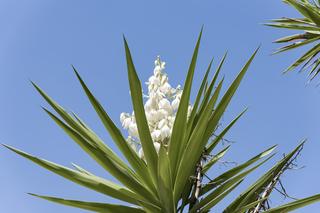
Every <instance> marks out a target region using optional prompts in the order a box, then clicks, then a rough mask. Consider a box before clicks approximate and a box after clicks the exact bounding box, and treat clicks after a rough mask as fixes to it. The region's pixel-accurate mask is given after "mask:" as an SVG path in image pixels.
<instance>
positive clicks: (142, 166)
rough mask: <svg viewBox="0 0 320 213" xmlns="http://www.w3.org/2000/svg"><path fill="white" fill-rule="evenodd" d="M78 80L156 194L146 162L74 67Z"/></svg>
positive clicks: (108, 127)
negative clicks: (127, 140) (128, 141)
mask: <svg viewBox="0 0 320 213" xmlns="http://www.w3.org/2000/svg"><path fill="white" fill-rule="evenodd" d="M73 69H74V71H75V73H76V75H77V78H78V80H79V82H80V84H81V86H82V88H83V90H84V91H85V93H86V95H87V96H88V99H89V100H90V102H91V104H92V106H93V107H94V109H95V111H96V112H97V114H98V116H99V117H100V119H101V121H102V123H103V124H104V126H105V128H106V129H107V131H108V132H109V134H110V135H111V137H112V139H113V141H114V142H115V143H116V145H117V146H118V148H119V149H120V151H121V152H122V153H123V155H124V156H125V158H126V159H127V160H128V162H129V163H130V164H131V166H132V167H133V169H134V170H135V171H136V172H137V174H138V175H139V177H140V178H141V180H142V181H144V182H145V183H146V184H147V186H148V188H149V189H151V190H152V191H153V192H154V193H156V189H155V186H154V185H153V183H152V180H151V177H150V175H149V174H148V173H147V172H146V170H147V166H146V164H145V162H144V161H143V160H142V159H141V158H139V156H138V155H137V153H136V152H135V151H134V150H133V149H132V148H131V146H130V145H129V144H128V143H127V142H126V140H125V139H124V137H123V135H122V134H121V132H120V130H119V129H118V128H117V126H116V125H115V124H114V123H113V121H112V120H111V118H110V117H109V115H108V114H107V113H106V111H105V110H104V108H103V107H102V105H101V104H100V103H99V101H98V100H97V99H96V98H95V97H94V95H93V94H92V93H91V91H90V90H89V88H88V87H87V85H86V84H85V83H84V81H83V80H82V78H81V77H80V75H79V73H78V72H77V70H76V69H75V68H74V67H73Z"/></svg>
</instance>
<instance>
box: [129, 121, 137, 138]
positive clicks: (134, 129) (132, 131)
mask: <svg viewBox="0 0 320 213" xmlns="http://www.w3.org/2000/svg"><path fill="white" fill-rule="evenodd" d="M129 134H130V135H132V136H134V137H137V138H138V137H139V133H138V127H137V124H136V123H133V122H132V123H131V124H130V125H129Z"/></svg>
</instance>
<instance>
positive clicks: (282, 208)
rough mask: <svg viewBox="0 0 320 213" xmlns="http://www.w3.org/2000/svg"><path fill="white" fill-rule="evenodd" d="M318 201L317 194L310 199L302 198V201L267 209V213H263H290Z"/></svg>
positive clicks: (319, 195) (319, 198) (319, 199)
mask: <svg viewBox="0 0 320 213" xmlns="http://www.w3.org/2000/svg"><path fill="white" fill-rule="evenodd" d="M319 201H320V194H317V195H314V196H311V197H307V198H303V199H300V200H297V201H294V202H291V203H288V204H285V205H283V206H279V207H276V208H272V209H268V210H267V211H265V213H282V212H290V211H293V210H296V209H298V208H302V207H304V206H307V205H310V204H312V203H315V202H319Z"/></svg>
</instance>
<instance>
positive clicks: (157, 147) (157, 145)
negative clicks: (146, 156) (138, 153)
mask: <svg viewBox="0 0 320 213" xmlns="http://www.w3.org/2000/svg"><path fill="white" fill-rule="evenodd" d="M153 146H154V148H155V149H156V152H157V153H159V150H160V143H157V142H155V143H153Z"/></svg>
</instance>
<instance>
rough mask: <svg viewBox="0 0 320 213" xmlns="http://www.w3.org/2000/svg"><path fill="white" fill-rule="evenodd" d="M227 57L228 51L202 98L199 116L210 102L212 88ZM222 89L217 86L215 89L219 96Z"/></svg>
mask: <svg viewBox="0 0 320 213" xmlns="http://www.w3.org/2000/svg"><path fill="white" fill-rule="evenodd" d="M226 57H227V53H225V54H224V56H223V57H222V59H221V61H220V63H219V65H218V68H217V70H216V72H215V74H214V77H213V78H212V81H211V82H210V85H209V87H208V89H207V90H206V93H205V96H204V99H203V100H202V103H201V106H200V109H199V113H198V114H197V118H198V117H199V115H201V113H202V112H203V110H204V108H205V106H206V105H207V104H208V101H209V98H210V95H211V93H212V90H213V88H214V85H215V83H216V81H217V78H218V76H219V74H220V71H221V68H222V66H223V64H224V62H225V60H226ZM220 89H221V88H219V87H217V88H216V89H215V91H214V93H218V94H217V97H218V96H219V93H220ZM197 118H196V121H197Z"/></svg>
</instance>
